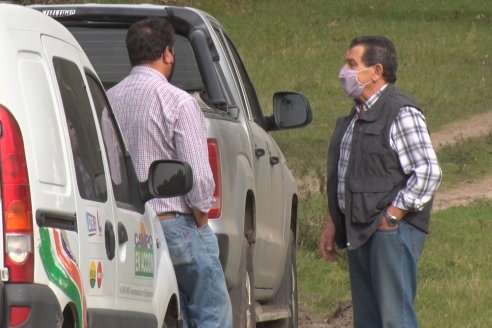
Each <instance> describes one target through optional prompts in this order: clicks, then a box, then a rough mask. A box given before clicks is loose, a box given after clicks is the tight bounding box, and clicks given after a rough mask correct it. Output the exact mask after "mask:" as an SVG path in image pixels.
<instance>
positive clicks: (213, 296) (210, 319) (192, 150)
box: [108, 18, 232, 328]
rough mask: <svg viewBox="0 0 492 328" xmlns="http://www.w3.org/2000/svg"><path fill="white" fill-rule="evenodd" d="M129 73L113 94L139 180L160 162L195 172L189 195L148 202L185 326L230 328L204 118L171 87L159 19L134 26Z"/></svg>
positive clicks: (168, 43) (166, 35)
mask: <svg viewBox="0 0 492 328" xmlns="http://www.w3.org/2000/svg"><path fill="white" fill-rule="evenodd" d="M126 44H127V49H128V55H129V57H130V62H131V65H132V70H131V72H130V74H129V75H128V76H127V77H126V78H125V79H123V80H122V81H121V82H120V83H119V84H117V85H116V86H114V87H113V88H111V89H110V90H109V91H108V97H109V99H110V102H111V105H112V107H113V109H114V113H115V115H116V118H117V120H118V123H119V124H120V126H121V129H122V132H123V136H124V137H125V139H126V142H127V144H128V148H129V151H130V155H131V157H132V160H133V163H134V165H135V169H136V172H137V175H138V178H139V179H140V181H144V180H145V179H146V178H147V174H148V170H149V166H150V164H151V163H152V162H153V161H155V160H158V159H179V160H183V161H186V162H188V163H189V164H190V165H191V167H192V169H193V188H192V190H191V191H190V192H189V193H188V194H187V195H186V196H181V197H174V198H168V199H153V200H151V201H149V204H150V205H151V206H152V208H153V209H154V210H155V211H156V213H158V217H159V219H160V221H161V226H162V228H163V230H164V234H165V236H166V241H167V244H168V248H169V253H170V255H171V259H172V261H173V265H174V270H175V272H176V278H177V280H178V286H179V289H180V300H181V307H182V309H183V317H184V327H200V328H202V327H204V328H206V327H232V310H231V303H230V299H229V294H228V292H227V287H226V284H225V278H224V273H223V271H222V266H221V264H220V261H219V248H218V243H217V238H216V236H215V234H214V232H213V231H212V229H211V228H210V227H209V226H208V211H209V210H210V208H211V207H212V204H213V202H214V201H215V199H214V197H213V192H214V188H215V185H214V181H213V176H212V172H211V169H210V165H209V161H208V148H207V135H206V129H205V117H204V115H203V113H202V111H201V109H200V107H199V105H198V104H197V102H196V101H195V100H194V99H193V97H191V96H190V95H189V94H188V93H186V92H185V91H183V90H181V89H179V88H176V87H175V86H173V85H172V84H170V83H169V81H168V79H169V78H170V76H171V74H172V70H173V65H174V59H175V58H174V49H173V46H174V30H173V28H172V26H171V25H170V24H169V23H168V22H167V21H165V20H164V19H160V18H149V19H146V20H143V21H139V22H137V23H135V24H133V25H132V26H131V27H130V29H129V30H128V33H127V36H126Z"/></svg>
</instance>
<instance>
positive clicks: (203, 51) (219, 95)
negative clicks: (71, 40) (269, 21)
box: [32, 4, 312, 327]
mask: <svg viewBox="0 0 492 328" xmlns="http://www.w3.org/2000/svg"><path fill="white" fill-rule="evenodd" d="M32 7H33V8H35V9H37V10H40V11H41V12H43V13H44V14H46V15H48V16H50V17H53V18H55V19H56V20H58V21H59V22H61V23H62V24H64V25H65V26H66V27H67V28H68V29H69V30H70V31H71V32H72V34H73V35H74V36H75V38H76V39H77V40H78V42H79V43H80V45H81V46H82V48H83V49H84V51H85V52H86V53H87V55H88V57H89V59H90V61H91V63H92V64H93V65H94V68H95V69H96V71H97V73H98V75H99V77H100V78H101V81H102V83H103V84H104V85H105V87H106V88H109V87H111V86H113V85H114V84H116V83H118V82H119V81H120V80H121V79H122V78H123V77H125V76H126V75H127V74H128V72H129V71H130V69H131V67H130V63H129V60H128V58H127V51H126V46H125V35H126V31H127V29H128V27H129V26H130V25H131V24H132V23H133V22H135V21H138V20H141V19H144V18H147V17H152V16H158V17H163V18H166V19H168V20H169V21H170V22H171V24H172V25H173V26H174V28H175V30H176V40H175V51H176V67H175V70H174V73H173V76H172V79H171V82H172V83H173V84H175V85H176V86H178V87H180V88H182V89H184V90H186V91H188V92H189V93H190V94H192V95H193V96H194V97H195V98H196V99H197V101H198V102H199V104H200V105H201V108H202V110H203V112H204V113H205V116H206V122H207V133H208V141H209V142H208V146H209V154H210V164H211V167H212V170H213V173H214V178H215V182H216V186H217V187H216V190H215V197H216V199H217V202H216V203H215V207H214V208H213V209H212V210H211V212H210V218H211V221H210V222H211V223H210V224H211V226H212V228H213V230H214V232H215V233H216V235H217V237H218V240H219V246H220V251H221V253H220V259H221V263H222V265H223V268H224V271H225V276H226V280H227V285H228V288H229V291H230V295H231V299H232V302H233V311H234V327H252V326H254V325H255V322H265V323H267V322H275V324H276V325H279V324H281V325H283V326H287V327H297V281H296V279H297V278H296V276H297V275H296V235H297V227H298V222H297V221H298V208H297V206H298V195H297V186H296V183H295V180H294V178H293V176H292V174H291V172H290V171H289V169H288V167H287V165H286V161H285V158H284V156H283V154H282V152H281V151H280V149H279V147H278V146H277V144H276V143H275V141H274V139H273V138H272V136H271V135H270V131H276V130H282V129H290V128H298V127H302V126H305V125H307V124H309V123H310V121H311V118H312V114H311V109H310V106H309V103H308V101H307V99H306V98H305V97H304V96H302V95H301V94H299V93H295V92H278V93H275V94H274V95H273V115H272V116H264V115H263V113H262V110H261V108H260V104H259V101H258V99H257V96H256V93H255V89H254V87H253V84H252V83H251V81H250V79H249V77H248V74H247V71H246V69H245V66H244V65H243V62H242V61H241V59H240V56H239V54H238V52H237V50H236V48H235V46H234V45H233V43H232V41H231V39H230V38H229V35H228V34H227V32H226V31H225V29H224V28H223V27H222V26H221V24H220V23H219V22H218V21H217V20H216V19H214V18H213V17H212V16H210V15H209V14H207V13H205V12H203V11H200V10H197V9H193V8H183V7H173V6H158V5H148V4H145V5H144V4H141V5H109V4H108V5H105V4H80V5H73V4H70V5H35V6H32ZM251 32H252V33H254V31H251Z"/></svg>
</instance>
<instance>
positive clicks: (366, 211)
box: [349, 178, 393, 224]
mask: <svg viewBox="0 0 492 328" xmlns="http://www.w3.org/2000/svg"><path fill="white" fill-rule="evenodd" d="M349 188H350V192H351V194H352V204H351V217H350V219H351V221H352V223H355V224H357V223H370V222H372V221H373V220H374V218H376V217H377V216H378V214H379V213H380V212H381V211H382V210H383V209H384V208H386V206H388V204H390V203H391V199H389V197H388V194H390V191H391V190H392V189H393V184H392V183H391V181H389V180H387V179H382V178H363V179H351V180H350V182H349Z"/></svg>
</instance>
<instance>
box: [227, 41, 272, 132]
mask: <svg viewBox="0 0 492 328" xmlns="http://www.w3.org/2000/svg"><path fill="white" fill-rule="evenodd" d="M226 42H227V45H228V47H229V50H230V51H231V53H232V56H233V58H234V61H235V62H236V65H237V68H238V70H239V75H240V76H241V80H242V81H243V87H244V90H245V92H246V97H247V99H248V103H249V106H250V108H251V114H252V115H253V119H254V120H255V122H256V123H257V124H259V125H260V126H262V127H265V120H264V117H263V113H262V111H261V106H260V103H259V101H258V97H257V96H256V92H255V88H254V87H253V83H251V80H250V79H249V76H248V73H247V72H246V68H245V67H244V64H243V62H242V60H241V57H239V54H238V52H237V50H236V48H235V47H234V45H233V44H232V42H231V41H230V40H229V39H228V38H226Z"/></svg>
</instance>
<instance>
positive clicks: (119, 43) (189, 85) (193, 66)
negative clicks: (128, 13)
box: [69, 27, 205, 93]
mask: <svg viewBox="0 0 492 328" xmlns="http://www.w3.org/2000/svg"><path fill="white" fill-rule="evenodd" d="M69 30H70V32H72V34H73V35H74V36H75V38H76V39H77V41H78V42H79V43H80V45H81V46H82V48H83V49H84V50H85V52H86V54H87V56H88V57H89V59H90V61H91V63H92V65H93V66H94V69H95V70H96V72H97V73H98V75H99V78H100V79H101V81H102V83H103V85H104V87H105V88H106V89H109V88H111V87H112V86H113V85H115V84H116V83H118V82H120V81H121V80H122V79H123V78H124V77H125V76H127V75H128V73H129V72H130V70H131V65H130V60H129V59H128V55H127V50H126V44H125V37H126V31H127V30H126V28H101V27H89V28H87V27H69ZM174 50H175V51H176V63H175V67H174V72H173V76H172V77H171V83H172V84H174V85H175V86H177V87H178V88H181V89H183V90H186V91H187V92H189V93H193V92H202V91H204V90H205V88H204V85H203V80H202V77H201V74H200V71H199V69H198V64H197V62H196V59H195V54H194V52H193V49H192V47H191V45H190V42H189V41H188V39H187V38H186V37H184V36H182V35H179V34H176V37H175V41H174Z"/></svg>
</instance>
